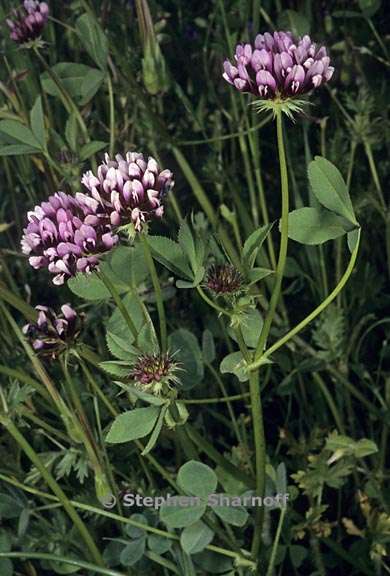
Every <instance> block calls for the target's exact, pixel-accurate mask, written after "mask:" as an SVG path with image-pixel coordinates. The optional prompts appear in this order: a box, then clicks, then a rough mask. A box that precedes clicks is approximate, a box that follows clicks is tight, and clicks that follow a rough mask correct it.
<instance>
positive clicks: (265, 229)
mask: <svg viewBox="0 0 390 576" xmlns="http://www.w3.org/2000/svg"><path fill="white" fill-rule="evenodd" d="M272 226H273V223H272V224H266V225H265V226H261V227H260V228H257V230H255V231H254V232H252V234H251V235H250V236H248V238H247V239H246V240H245V244H244V248H243V250H242V255H243V258H244V259H245V260H246V261H247V263H248V264H249V266H250V267H252V266H253V263H254V260H255V258H256V255H257V252H258V251H259V250H260V248H261V247H262V245H263V242H264V240H265V239H266V238H267V236H268V234H269V233H270V231H271V229H272Z"/></svg>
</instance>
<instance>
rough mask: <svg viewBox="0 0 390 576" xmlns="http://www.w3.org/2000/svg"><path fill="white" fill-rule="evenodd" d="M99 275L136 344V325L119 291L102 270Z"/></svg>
mask: <svg viewBox="0 0 390 576" xmlns="http://www.w3.org/2000/svg"><path fill="white" fill-rule="evenodd" d="M97 274H98V276H99V278H100V279H101V281H102V282H103V283H104V285H105V287H106V288H107V290H108V291H109V293H110V294H111V296H112V297H113V299H114V302H115V304H116V305H117V307H118V309H119V311H120V313H121V314H122V316H123V318H124V320H125V322H126V324H127V326H128V327H129V329H130V332H131V333H132V334H133V336H134V340H135V342H137V338H138V331H137V328H136V327H135V324H134V322H133V321H132V319H131V317H130V314H129V311H128V310H127V308H126V306H125V305H124V304H123V301H122V299H121V297H120V296H119V293H118V291H117V289H116V288H115V286H114V284H113V283H112V282H111V280H110V279H109V278H108V276H106V274H105V273H104V272H103V271H102V270H101V269H100V270H99V272H97Z"/></svg>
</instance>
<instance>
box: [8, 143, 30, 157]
mask: <svg viewBox="0 0 390 576" xmlns="http://www.w3.org/2000/svg"><path fill="white" fill-rule="evenodd" d="M36 153H37V149H36V148H32V147H31V146H27V145H26V144H8V145H7V146H2V147H1V148H0V156H22V155H24V154H36Z"/></svg>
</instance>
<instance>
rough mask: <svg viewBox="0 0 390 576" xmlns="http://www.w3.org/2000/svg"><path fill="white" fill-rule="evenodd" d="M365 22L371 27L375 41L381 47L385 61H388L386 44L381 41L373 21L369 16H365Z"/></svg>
mask: <svg viewBox="0 0 390 576" xmlns="http://www.w3.org/2000/svg"><path fill="white" fill-rule="evenodd" d="M366 21H367V24H368V25H369V27H370V28H371V31H372V33H373V35H374V36H375V39H376V41H377V42H378V44H379V46H380V47H381V49H382V52H383V54H384V55H385V57H386V60H387V62H388V61H389V58H390V57H389V52H388V50H387V48H386V44H385V43H384V42H383V41H382V38H381V36H380V34H378V31H377V29H376V28H375V26H374V23H373V21H372V20H371V18H366Z"/></svg>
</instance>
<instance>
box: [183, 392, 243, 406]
mask: <svg viewBox="0 0 390 576" xmlns="http://www.w3.org/2000/svg"><path fill="white" fill-rule="evenodd" d="M249 396H250V394H249V392H247V393H245V394H234V395H233V396H224V398H196V399H195V400H183V399H180V402H182V403H183V404H220V403H221V402H234V401H235V400H244V399H245V398H248V397H249Z"/></svg>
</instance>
